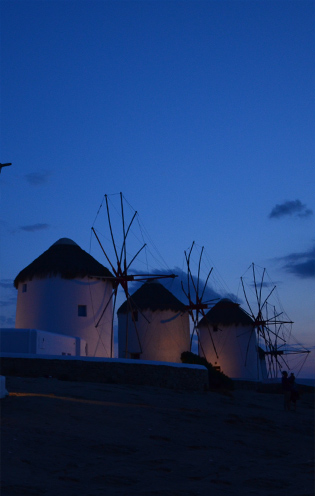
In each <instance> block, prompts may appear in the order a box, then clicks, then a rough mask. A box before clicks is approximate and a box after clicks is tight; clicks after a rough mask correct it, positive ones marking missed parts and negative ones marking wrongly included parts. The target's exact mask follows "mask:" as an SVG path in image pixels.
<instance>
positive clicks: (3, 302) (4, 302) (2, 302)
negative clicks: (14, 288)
mask: <svg viewBox="0 0 315 496" xmlns="http://www.w3.org/2000/svg"><path fill="white" fill-rule="evenodd" d="M12 305H16V296H11V297H10V298H8V299H7V300H0V307H10V306H12Z"/></svg>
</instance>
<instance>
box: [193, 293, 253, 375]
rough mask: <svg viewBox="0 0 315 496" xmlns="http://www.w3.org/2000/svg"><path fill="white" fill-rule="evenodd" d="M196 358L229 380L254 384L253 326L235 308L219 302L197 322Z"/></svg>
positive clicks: (242, 313)
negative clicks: (209, 364)
mask: <svg viewBox="0 0 315 496" xmlns="http://www.w3.org/2000/svg"><path fill="white" fill-rule="evenodd" d="M198 331H199V355H200V356H203V357H205V358H206V360H207V361H208V362H209V363H211V365H213V366H214V367H216V368H218V370H220V371H221V372H223V373H224V374H225V375H227V376H228V377H230V378H231V379H244V380H257V379H258V378H259V374H260V372H259V359H258V349H257V340H256V333H255V329H254V322H253V320H252V319H251V317H250V316H249V315H248V314H247V313H245V312H244V310H242V309H241V308H240V306H239V304H237V303H234V302H233V301H231V300H229V299H222V300H220V301H219V302H218V303H217V304H216V305H214V306H213V307H212V308H211V310H209V312H208V313H207V315H206V316H205V317H204V318H203V319H202V320H201V321H200V322H199V325H198Z"/></svg>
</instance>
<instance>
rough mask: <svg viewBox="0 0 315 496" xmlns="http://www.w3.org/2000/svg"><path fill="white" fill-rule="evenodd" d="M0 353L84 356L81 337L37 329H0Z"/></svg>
mask: <svg viewBox="0 0 315 496" xmlns="http://www.w3.org/2000/svg"><path fill="white" fill-rule="evenodd" d="M0 337H1V353H12V354H13V355H15V354H21V353H22V354H30V355H67V356H85V349H86V342H85V341H84V340H83V339H80V338H78V337H72V336H65V335H63V334H56V333H52V332H47V331H41V330H39V329H1V331H0Z"/></svg>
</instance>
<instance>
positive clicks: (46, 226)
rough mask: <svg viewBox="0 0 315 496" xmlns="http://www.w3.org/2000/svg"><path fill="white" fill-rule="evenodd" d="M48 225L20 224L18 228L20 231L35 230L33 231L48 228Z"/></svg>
mask: <svg viewBox="0 0 315 496" xmlns="http://www.w3.org/2000/svg"><path fill="white" fill-rule="evenodd" d="M49 228H50V225H49V224H40V223H38V224H30V225H29V226H20V227H19V230H20V231H26V232H35V231H44V230H45V229H49Z"/></svg>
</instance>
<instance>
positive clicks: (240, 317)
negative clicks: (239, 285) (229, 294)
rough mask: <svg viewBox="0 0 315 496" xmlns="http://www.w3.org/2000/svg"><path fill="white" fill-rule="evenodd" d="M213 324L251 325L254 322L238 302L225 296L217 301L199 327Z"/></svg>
mask: <svg viewBox="0 0 315 496" xmlns="http://www.w3.org/2000/svg"><path fill="white" fill-rule="evenodd" d="M207 324H211V325H220V324H221V325H222V326H229V325H232V324H234V325H239V324H241V325H245V326H250V325H253V324H254V321H253V320H252V318H251V317H250V316H249V315H248V314H247V313H246V312H244V310H242V308H240V306H239V304H238V303H234V302H233V301H231V300H229V299H228V298H223V299H222V300H220V301H219V302H218V303H216V304H215V305H214V306H213V307H212V308H211V309H210V310H209V312H208V313H207V314H206V316H205V317H203V319H201V321H200V322H199V324H198V327H202V326H205V325H207Z"/></svg>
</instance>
